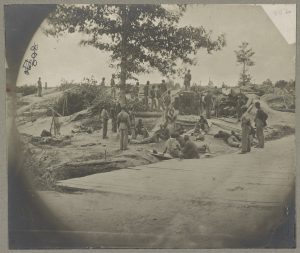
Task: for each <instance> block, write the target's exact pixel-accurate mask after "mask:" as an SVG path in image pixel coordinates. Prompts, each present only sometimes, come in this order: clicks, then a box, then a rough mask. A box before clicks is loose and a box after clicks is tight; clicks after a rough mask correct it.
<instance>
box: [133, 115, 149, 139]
mask: <svg viewBox="0 0 300 253" xmlns="http://www.w3.org/2000/svg"><path fill="white" fill-rule="evenodd" d="M135 130H136V136H138V135H142V136H143V138H147V137H149V133H148V130H147V129H146V128H145V127H144V124H143V121H142V119H139V120H138V123H137V125H136V127H135Z"/></svg>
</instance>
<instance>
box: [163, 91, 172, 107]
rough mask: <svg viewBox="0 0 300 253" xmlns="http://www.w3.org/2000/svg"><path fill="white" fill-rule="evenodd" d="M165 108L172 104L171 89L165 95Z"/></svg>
mask: <svg viewBox="0 0 300 253" xmlns="http://www.w3.org/2000/svg"><path fill="white" fill-rule="evenodd" d="M164 104H165V108H168V107H169V106H170V104H171V91H170V90H168V93H167V94H166V95H165V96H164Z"/></svg>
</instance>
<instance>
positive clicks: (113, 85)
mask: <svg viewBox="0 0 300 253" xmlns="http://www.w3.org/2000/svg"><path fill="white" fill-rule="evenodd" d="M110 87H111V95H112V97H113V99H115V98H116V83H115V75H114V74H112V75H111V79H110Z"/></svg>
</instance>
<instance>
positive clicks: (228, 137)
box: [214, 130, 241, 148]
mask: <svg viewBox="0 0 300 253" xmlns="http://www.w3.org/2000/svg"><path fill="white" fill-rule="evenodd" d="M214 137H215V138H218V139H223V140H224V141H225V142H226V143H227V144H228V145H229V146H230V147H234V148H239V147H240V146H241V137H240V136H239V135H237V134H236V133H235V132H234V131H231V133H228V132H225V131H222V130H220V131H219V132H218V133H217V134H215V135H214Z"/></svg>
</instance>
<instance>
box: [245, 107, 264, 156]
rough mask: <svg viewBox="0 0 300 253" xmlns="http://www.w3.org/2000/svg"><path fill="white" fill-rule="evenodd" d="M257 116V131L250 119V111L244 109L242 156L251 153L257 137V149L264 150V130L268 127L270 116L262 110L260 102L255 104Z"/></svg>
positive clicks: (255, 119) (255, 118) (255, 122)
mask: <svg viewBox="0 0 300 253" xmlns="http://www.w3.org/2000/svg"><path fill="white" fill-rule="evenodd" d="M254 106H255V108H256V114H255V117H254V125H255V127H256V130H255V129H254V128H253V126H252V124H251V120H250V117H249V110H248V108H247V107H245V106H243V107H242V117H241V127H242V138H241V146H242V150H241V154H245V153H247V152H250V151H251V145H252V142H253V137H254V136H255V135H256V138H257V142H258V143H257V145H256V148H264V143H265V137H264V128H265V127H266V126H267V119H268V114H267V113H266V112H265V111H264V110H263V109H262V108H261V105H260V102H255V104H254Z"/></svg>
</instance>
